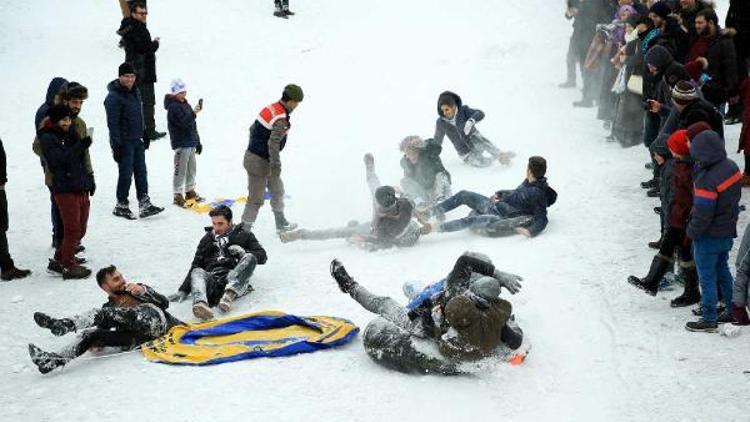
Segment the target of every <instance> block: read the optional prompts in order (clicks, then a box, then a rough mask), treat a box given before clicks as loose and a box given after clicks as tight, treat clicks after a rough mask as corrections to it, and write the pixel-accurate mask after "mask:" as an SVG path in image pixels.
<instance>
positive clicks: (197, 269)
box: [169, 205, 268, 320]
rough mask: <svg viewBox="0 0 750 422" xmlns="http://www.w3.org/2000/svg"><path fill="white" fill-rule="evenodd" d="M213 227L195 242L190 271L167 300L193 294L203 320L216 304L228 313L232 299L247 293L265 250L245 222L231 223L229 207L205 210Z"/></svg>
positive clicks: (210, 313)
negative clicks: (195, 247) (196, 245)
mask: <svg viewBox="0 0 750 422" xmlns="http://www.w3.org/2000/svg"><path fill="white" fill-rule="evenodd" d="M208 215H209V216H210V217H211V225H212V227H206V232H207V233H206V234H205V236H203V238H202V239H201V240H200V242H199V243H198V248H197V249H196V251H195V257H194V258H193V263H192V264H191V265H190V271H189V272H188V274H187V276H186V277H185V281H183V283H182V285H181V286H180V288H179V290H178V292H177V293H175V294H174V295H171V296H170V297H169V299H170V300H174V301H182V300H184V299H185V298H186V297H187V296H188V294H191V293H192V295H193V315H195V316H196V317H197V318H200V319H202V320H208V319H212V318H213V317H214V314H213V312H212V311H211V308H212V307H214V306H216V305H217V304H218V305H219V309H220V310H221V311H222V312H229V310H230V309H231V308H232V303H233V302H234V300H235V299H237V298H238V297H240V296H243V295H245V294H247V293H250V292H251V291H252V290H253V287H252V286H251V285H250V277H251V276H252V275H253V271H255V266H256V265H263V264H265V263H266V260H267V259H268V258H267V255H266V251H265V249H263V247H262V246H261V245H260V243H259V242H258V239H256V238H255V235H254V234H253V233H252V232H251V231H250V230H249V229H247V228H244V227H243V224H244V223H240V224H237V225H234V224H232V209H231V208H229V207H227V206H226V205H220V206H218V207H216V208H214V209H213V210H211V212H209V213H208Z"/></svg>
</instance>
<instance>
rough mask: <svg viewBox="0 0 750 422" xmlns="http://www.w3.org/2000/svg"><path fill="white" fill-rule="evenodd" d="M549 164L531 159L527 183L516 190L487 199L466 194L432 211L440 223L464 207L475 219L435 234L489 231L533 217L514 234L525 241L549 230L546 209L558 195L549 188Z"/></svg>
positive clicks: (445, 226) (447, 224)
mask: <svg viewBox="0 0 750 422" xmlns="http://www.w3.org/2000/svg"><path fill="white" fill-rule="evenodd" d="M546 173H547V161H546V160H545V159H544V158H543V157H539V156H533V157H530V158H529V164H528V167H527V168H526V180H524V181H523V183H521V185H520V186H518V187H517V188H516V189H514V190H499V191H497V192H495V194H494V195H493V196H492V197H491V198H488V197H486V196H484V195H481V194H478V193H475V192H470V191H466V190H463V191H461V192H459V193H457V194H455V195H453V196H452V197H450V198H448V199H446V200H445V201H443V202H441V203H439V204H438V205H436V206H435V207H434V208H433V214H434V215H435V216H436V217H437V218H438V220H443V219H444V214H445V213H446V212H448V211H451V210H453V209H455V208H458V207H459V206H461V205H466V206H467V207H469V208H471V209H472V210H473V211H474V214H473V215H469V216H468V217H464V218H460V219H458V220H453V221H447V222H443V223H440V224H438V225H436V231H440V232H453V231H458V230H464V229H468V228H488V227H491V226H493V225H495V224H504V223H505V222H506V220H508V219H515V218H520V217H522V216H531V221H530V222H527V223H525V224H524V225H522V226H520V227H515V232H516V233H518V234H522V235H524V236H526V237H534V236H536V235H538V234H539V233H541V232H542V230H544V228H545V227H547V221H548V220H547V207H549V206H551V205H552V204H554V203H555V201H557V192H555V190H554V189H552V188H551V187H550V186H549V185H548V184H547V178H546V177H545V175H546Z"/></svg>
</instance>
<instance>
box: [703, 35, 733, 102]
mask: <svg viewBox="0 0 750 422" xmlns="http://www.w3.org/2000/svg"><path fill="white" fill-rule="evenodd" d="M705 57H706V60H708V68H706V71H705V72H706V74H707V75H708V76H709V77H710V78H711V79H710V80H708V81H706V83H705V84H703V87H702V88H701V90H702V91H703V95H704V96H705V97H706V100H707V101H709V102H710V103H711V104H713V105H715V106H716V107H720V106H721V105H722V104H724V103H726V102H727V101H728V100H729V98H730V97H734V96H736V95H737V93H738V87H739V84H738V74H737V56H736V52H735V50H734V43H733V42H732V38H731V36H730V35H723V34H721V33H719V34H716V35H715V36H713V37H711V39H710V41H709V44H708V49H707V51H706V56H705Z"/></svg>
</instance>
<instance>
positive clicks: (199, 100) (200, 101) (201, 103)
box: [198, 98, 203, 110]
mask: <svg viewBox="0 0 750 422" xmlns="http://www.w3.org/2000/svg"><path fill="white" fill-rule="evenodd" d="M198 107H199V108H200V109H201V110H203V98H199V99H198Z"/></svg>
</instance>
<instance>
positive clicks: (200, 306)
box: [193, 302, 214, 321]
mask: <svg viewBox="0 0 750 422" xmlns="http://www.w3.org/2000/svg"><path fill="white" fill-rule="evenodd" d="M193 315H195V317H196V318H198V319H200V320H202V321H208V320H209V319H214V313H213V311H211V308H209V307H208V304H207V303H206V302H195V303H193Z"/></svg>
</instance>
